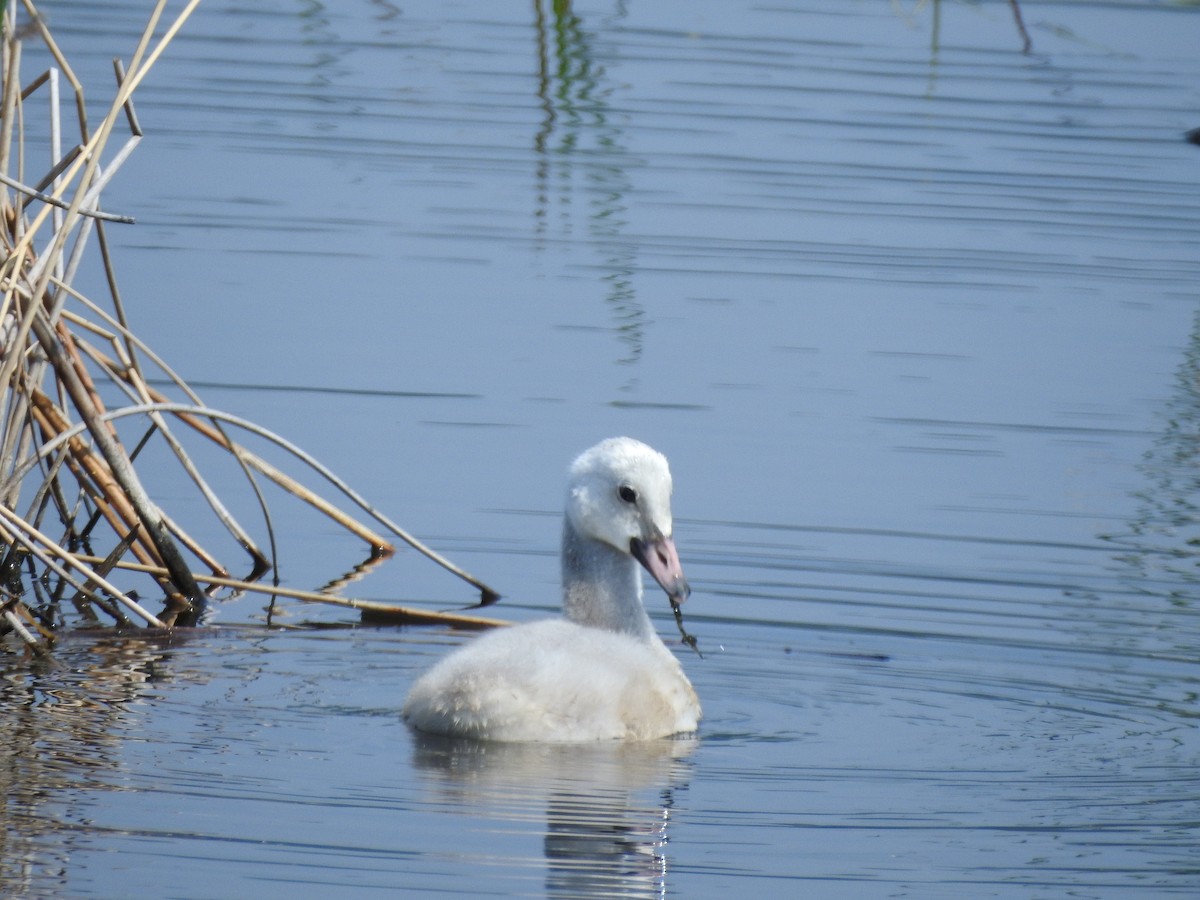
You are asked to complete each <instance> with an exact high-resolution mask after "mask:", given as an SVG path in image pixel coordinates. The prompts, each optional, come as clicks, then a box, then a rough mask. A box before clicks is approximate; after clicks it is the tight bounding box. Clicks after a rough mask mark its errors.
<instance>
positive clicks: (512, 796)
mask: <svg viewBox="0 0 1200 900" xmlns="http://www.w3.org/2000/svg"><path fill="white" fill-rule="evenodd" d="M695 748H696V740H695V739H677V740H665V741H647V742H643V743H637V744H613V743H599V744H587V745H583V746H557V745H540V746H539V745H519V744H497V743H487V742H479V741H467V740H461V739H453V738H444V737H437V736H431V735H415V736H414V754H413V761H414V764H415V765H416V767H417V769H418V770H419V771H420V772H422V773H423V774H424V775H425V776H426V782H427V785H428V786H429V788H430V789H431V790H433V791H434V792H436V793H437V794H440V795H443V796H444V797H445V798H446V799H447V800H449V801H451V802H453V804H454V805H455V806H465V807H467V808H469V809H470V810H472V811H473V812H474V813H475V814H477V815H478V814H483V815H486V816H489V817H494V818H496V819H499V820H500V821H505V820H514V819H516V820H519V819H524V818H527V817H528V816H530V815H540V814H544V816H545V823H546V825H545V857H546V893H547V896H550V897H562V898H569V897H611V896H622V897H659V896H665V895H666V893H667V889H668V886H669V874H670V862H669V856H668V852H667V844H668V840H669V827H670V816H671V809H672V808H673V806H674V805H675V795H676V793H677V792H679V791H682V790H686V788H687V781H688V778H689V777H690V768H691V767H690V766H689V765H688V764H687V759H688V757H689V756H690V755H691V754H692V752H693V751H694V750H695Z"/></svg>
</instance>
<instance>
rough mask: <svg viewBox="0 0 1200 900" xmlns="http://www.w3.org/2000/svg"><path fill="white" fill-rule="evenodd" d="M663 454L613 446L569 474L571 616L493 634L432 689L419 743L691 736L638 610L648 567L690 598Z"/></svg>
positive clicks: (682, 686) (411, 709) (690, 723)
mask: <svg viewBox="0 0 1200 900" xmlns="http://www.w3.org/2000/svg"><path fill="white" fill-rule="evenodd" d="M670 501H671V474H670V470H669V469H668V467H667V460H666V457H664V456H663V455H662V454H661V453H658V452H657V451H655V450H653V449H651V448H650V447H648V446H646V445H645V444H643V443H641V442H640V441H635V440H633V439H632V438H610V439H608V440H606V441H602V442H600V443H599V444H597V445H596V446H595V447H592V448H591V449H590V450H587V451H585V452H584V453H583V454H581V455H580V456H579V457H578V458H577V459H576V460H575V462H574V463H573V464H572V466H571V469H570V481H569V486H568V489H567V503H566V515H565V516H564V521H563V539H562V575H563V616H562V618H560V619H549V620H546V621H541V622H531V623H528V624H525V625H517V626H514V627H511V628H503V629H499V630H496V631H492V632H489V633H487V634H485V635H483V636H481V637H479V638H477V639H476V640H475V641H473V642H472V643H470V644H467V645H466V646H464V647H462V648H460V649H458V650H456V651H455V652H453V653H451V654H450V655H449V656H447V657H445V658H444V659H443V660H441V662H439V663H437V664H436V665H435V666H434V667H433V668H432V669H430V670H429V671H428V672H427V673H426V674H425V675H423V676H422V677H421V678H420V679H419V680H418V681H417V683H416V684H415V685H413V688H412V690H411V691H410V692H409V695H408V698H407V700H406V701H405V703H404V711H403V714H404V718H405V720H406V721H407V722H408V723H409V725H411V726H412V727H413V728H415V729H417V730H418V731H424V732H431V733H435V734H445V735H452V736H456V737H470V738H477V739H482V740H494V741H559V742H567V741H596V740H608V739H624V740H648V739H652V738H659V737H666V736H668V735H673V734H679V733H684V732H690V731H695V730H696V727H697V725H698V723H699V721H700V702H699V700H698V699H697V697H696V692H695V691H694V690H693V689H692V685H691V683H690V682H689V681H688V679H687V676H686V675H684V673H683V668H682V666H680V664H679V661H678V660H677V659H676V658H675V655H674V654H673V653H671V651H670V650H668V649H667V647H666V645H665V644H663V642H662V640H661V639H660V638H659V637H658V635H657V633H656V632H655V631H654V627H653V625H652V624H651V622H650V618H649V616H647V615H646V610H645V607H644V606H643V605H642V582H641V571H640V569H639V563H640V565H641V566H643V567H644V568H645V569H646V570H647V571H648V572H650V574H651V575H652V576H653V577H654V579H655V581H657V582H658V584H659V585H660V586H661V587H662V588H663V590H665V591H666V592H667V595H668V597H669V598H670V599H671V602H672V604H679V603H682V602H683V601H684V600H685V599H687V596H688V593H689V588H688V585H687V581H686V579H685V578H684V576H683V568H682V566H681V565H680V562H679V556H678V553H677V552H676V550H675V544H674V542H673V540H672V538H671V533H672V523H671V503H670Z"/></svg>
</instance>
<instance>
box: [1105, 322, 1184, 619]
mask: <svg viewBox="0 0 1200 900" xmlns="http://www.w3.org/2000/svg"><path fill="white" fill-rule="evenodd" d="M1161 418H1162V428H1163V430H1162V434H1161V435H1159V436H1158V437H1157V438H1156V439H1155V441H1154V446H1153V447H1152V448H1151V449H1150V450H1149V451H1147V453H1146V456H1145V459H1144V460H1143V461H1142V464H1141V466H1140V467H1139V468H1140V470H1141V472H1142V475H1143V476H1144V477H1145V479H1146V482H1147V484H1146V486H1145V487H1144V488H1143V489H1142V490H1141V491H1139V492H1138V494H1137V496H1138V499H1139V500H1140V501H1141V508H1140V509H1139V514H1138V516H1137V518H1136V519H1134V520H1133V522H1132V523H1131V524H1130V532H1129V534H1128V535H1114V536H1113V537H1112V539H1113V540H1114V541H1115V542H1116V543H1118V544H1119V545H1127V546H1129V548H1130V549H1129V551H1128V552H1124V553H1121V554H1120V557H1119V558H1120V559H1121V560H1122V561H1123V562H1124V563H1125V564H1126V565H1127V566H1129V568H1130V570H1131V574H1130V576H1129V581H1128V583H1129V585H1130V588H1131V589H1133V590H1137V591H1144V592H1147V593H1149V594H1151V595H1153V596H1155V597H1158V598H1161V599H1166V600H1169V601H1171V602H1172V603H1174V604H1178V605H1179V606H1182V607H1186V608H1188V609H1194V608H1195V603H1196V600H1197V597H1198V596H1200V315H1197V317H1196V322H1195V326H1194V327H1193V329H1192V333H1191V336H1190V338H1189V340H1188V342H1187V346H1186V348H1185V349H1184V360H1183V363H1182V364H1181V365H1180V366H1179V370H1178V372H1177V373H1176V376H1175V392H1174V394H1173V396H1172V397H1171V398H1170V399H1169V400H1168V401H1167V403H1166V405H1165V408H1164V409H1163V411H1162V413H1161Z"/></svg>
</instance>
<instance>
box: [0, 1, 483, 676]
mask: <svg viewBox="0 0 1200 900" xmlns="http://www.w3.org/2000/svg"><path fill="white" fill-rule="evenodd" d="M198 4H199V0H188V2H186V3H184V4H183V6H182V9H181V10H180V11H179V12H177V13H175V14H174V18H168V17H167V16H166V13H167V7H168V6H170V5H172V4H170V3H169V2H167V0H158V2H156V3H155V5H154V7H153V9H152V10H151V11H150V14H149V19H148V21H147V24H146V27H145V30H144V32H143V34H142V36H141V40H140V41H139V43H138V45H137V47H136V48H135V49H134V51H133V54H132V56H131V57H130V59H129V60H128V61H127V62H125V63H122V62H121V61H119V60H114V63H113V74H114V78H115V93H114V94H113V97H112V101H111V103H110V105H109V106H108V108H107V112H106V114H105V115H104V117H103V118H102V119H101V120H100V121H99V122H98V123H97V122H92V121H89V117H88V106H87V104H86V103H85V93H84V85H82V84H81V83H80V82H79V80H78V79H77V78H76V76H75V74H74V72H73V70H72V68H71V65H70V63H69V62H68V60H67V59H66V58H65V57H64V55H63V53H62V51H61V50H60V49H59V47H58V45H57V43H56V42H55V40H54V38H53V35H52V34H51V32H50V29H49V27H48V25H47V24H46V22H45V20H44V19H43V18H42V16H41V15H40V14H39V11H38V8H37V5H36V3H34V2H33V0H19V2H18V0H0V15H2V17H3V36H2V39H0V79H2V83H0V292H2V297H0V384H3V387H4V393H3V402H2V404H0V634H4V635H9V636H15V638H16V639H18V640H19V641H20V643H21V644H23V645H24V647H25V648H27V651H28V652H29V653H30V654H31V655H33V656H44V655H45V654H46V653H47V652H48V650H49V649H50V648H51V647H52V645H53V643H54V641H55V639H56V637H57V636H59V635H60V634H61V633H62V632H63V631H65V630H68V629H71V628H139V629H147V628H149V629H167V628H173V627H177V626H190V625H196V624H199V623H201V622H203V621H204V620H205V614H206V611H207V610H208V609H210V607H211V606H212V604H213V603H214V601H216V600H217V599H218V598H229V597H231V596H236V595H238V594H241V593H245V592H258V593H261V594H264V595H265V596H267V597H269V598H270V600H269V606H268V609H267V622H268V624H271V623H272V620H273V616H274V614H275V612H276V604H277V602H278V601H280V600H283V599H291V600H295V601H297V602H301V603H309V602H317V603H329V604H335V605H340V606H344V607H348V608H351V609H356V610H358V611H359V612H360V614H361V616H362V617H363V618H365V619H370V620H372V621H388V622H393V623H443V624H448V625H452V626H456V627H466V628H486V627H491V626H493V625H501V624H505V623H503V622H500V621H498V620H494V619H488V618H485V617H481V616H474V615H467V614H459V613H454V612H439V611H429V610H422V609H414V608H411V607H405V606H398V605H393V604H388V603H378V602H372V601H365V600H355V599H353V598H348V597H344V596H341V595H340V591H341V589H342V588H344V587H345V586H346V585H347V584H349V583H351V582H353V581H355V580H357V579H358V578H359V577H361V576H362V575H363V574H365V572H366V571H367V570H369V569H371V568H373V567H374V566H375V565H377V564H378V563H380V562H382V561H383V560H386V559H387V558H389V557H390V556H392V555H393V554H394V553H395V549H396V546H397V544H406V545H408V546H409V547H411V548H412V549H414V550H416V551H418V552H419V553H422V554H424V555H425V556H427V557H428V558H429V559H431V560H432V561H433V562H435V563H436V564H438V565H440V566H442V567H444V568H445V569H447V570H448V571H450V572H451V573H453V574H454V575H456V576H457V577H459V578H461V579H463V580H464V581H466V582H467V583H468V584H470V585H471V586H472V587H473V588H474V589H475V590H477V591H478V592H479V597H480V601H479V606H487V605H489V604H491V603H493V602H495V601H496V600H497V599H499V595H498V594H497V593H496V592H495V591H494V590H492V589H491V588H490V587H488V586H487V585H486V584H484V583H482V582H481V581H479V580H478V579H476V578H474V577H472V576H471V575H469V574H468V573H466V572H464V571H463V570H462V569H459V568H458V567H457V566H455V565H454V564H453V563H451V562H450V561H449V560H446V559H444V558H443V557H441V556H439V555H438V554H437V553H435V552H434V551H433V550H431V549H429V548H428V547H425V546H424V545H423V544H421V543H420V542H419V541H418V540H417V539H416V538H414V537H412V536H411V535H410V534H408V533H407V532H406V531H404V530H403V529H402V528H400V527H399V526H398V525H396V524H395V523H393V522H392V521H391V520H390V519H389V518H387V517H386V516H385V515H384V514H382V513H381V512H379V511H378V510H376V509H375V508H374V507H373V506H371V504H370V503H368V502H367V500H366V499H364V498H363V497H362V496H360V495H359V494H358V493H356V492H355V491H354V490H353V489H352V488H350V487H349V486H348V485H346V484H345V483H344V482H343V481H341V479H339V478H338V477H337V476H336V475H335V474H334V473H333V472H332V471H330V470H329V469H328V468H326V467H325V466H323V465H322V464H321V463H320V462H318V461H317V460H315V459H313V458H312V457H311V456H309V455H308V454H306V453H304V451H302V450H301V449H300V448H298V447H296V446H295V445H293V444H291V443H290V442H288V441H287V440H285V439H284V438H282V437H279V436H278V435H275V434H273V433H271V432H270V431H268V430H266V429H264V428H262V427H260V426H257V425H255V424H254V423H253V422H249V421H247V420H245V419H241V418H239V417H237V416H233V415H230V414H228V413H225V412H222V411H220V410H215V409H211V408H209V407H208V406H206V405H205V404H204V403H203V401H202V400H201V398H200V396H199V395H198V394H197V393H196V392H195V391H194V390H193V389H192V388H190V387H189V386H188V385H187V383H186V382H185V381H184V380H183V379H182V378H181V377H180V376H179V375H177V374H176V373H175V372H174V371H173V369H172V368H171V367H170V365H168V363H167V362H166V361H165V360H163V359H161V358H160V357H159V356H158V355H157V354H155V353H154V351H153V349H152V348H150V347H149V346H147V345H146V343H145V342H143V341H142V340H140V339H139V338H138V337H137V334H136V331H135V330H134V326H133V325H132V324H131V321H130V318H131V317H128V316H127V314H126V313H127V311H126V307H125V304H124V302H123V299H122V296H121V292H120V289H119V287H118V280H117V275H116V267H115V265H114V260H113V259H112V256H111V255H110V252H109V245H108V240H107V235H106V229H107V228H110V227H116V228H123V227H129V226H130V225H131V224H132V223H133V219H132V218H131V217H129V216H126V215H121V214H116V213H112V212H109V211H106V210H104V209H102V204H101V198H102V193H103V190H104V187H105V185H106V184H107V183H108V182H109V180H110V179H111V178H112V176H113V175H114V174H115V173H116V172H117V171H118V170H119V169H120V168H121V166H122V165H124V164H125V163H126V162H127V160H128V159H129V157H130V155H131V154H132V153H133V151H134V149H136V147H137V145H138V143H139V142H140V141H141V140H142V137H143V132H142V129H141V126H140V124H139V121H138V117H137V114H136V111H135V109H134V105H133V97H134V94H135V92H136V89H137V87H138V85H139V84H140V83H141V82H142V80H143V79H144V78H145V77H146V76H147V74H148V73H149V72H150V71H151V70H152V68H153V66H154V65H155V63H156V62H157V61H158V59H159V58H160V56H161V55H162V53H163V52H164V51H165V50H166V49H167V48H168V46H169V45H170V43H171V41H172V40H173V39H174V37H175V36H176V34H177V33H178V32H179V30H180V28H182V27H183V26H184V24H185V23H186V21H187V19H188V18H189V16H190V15H191V14H192V12H193V11H194V10H195V8H196V7H197V5H198ZM32 42H38V43H40V44H41V45H42V46H43V47H44V49H45V51H46V52H48V54H49V57H50V58H51V59H52V60H53V64H52V65H51V67H50V68H47V69H45V70H43V71H38V72H35V73H33V74H32V75H30V74H29V73H26V72H24V71H23V70H22V58H23V55H24V53H23V51H24V48H25V46H26V45H27V44H30V43H32ZM38 55H39V57H41V55H42V54H41V53H40V52H39V54H38ZM110 87H111V86H109V85H105V86H103V89H104V90H108V89H109V88H110ZM68 135H69V136H68ZM47 150H48V159H49V162H48V163H43V162H35V160H46V159H47V155H46V151H47ZM88 266H93V267H98V268H99V271H100V275H101V281H102V282H103V284H105V285H106V286H107V293H106V295H105V296H103V297H95V296H85V295H84V293H82V292H81V291H80V290H78V289H77V288H76V287H75V286H74V285H75V283H76V281H77V278H76V276H77V275H78V274H79V273H80V272H87V271H89V270H88V269H87V267H88ZM242 440H248V441H254V442H255V446H258V445H259V444H265V445H267V446H268V448H270V452H271V453H272V454H273V455H274V454H276V453H279V454H282V456H283V457H284V458H285V459H287V460H290V464H294V465H299V466H300V467H301V468H302V469H303V471H304V472H305V473H306V476H305V477H306V478H308V479H309V480H312V481H316V482H319V483H323V484H324V486H325V487H324V489H325V490H326V491H329V492H330V493H332V494H334V495H336V496H338V497H339V501H338V502H339V503H341V504H342V505H344V506H347V507H349V508H352V509H354V510H355V512H354V514H353V515H351V514H348V513H347V512H345V511H343V510H342V508H341V507H340V506H338V505H335V503H334V502H332V501H330V500H328V499H326V498H325V497H324V496H323V495H320V494H318V493H316V491H315V490H313V489H312V488H311V487H309V486H308V485H307V484H305V483H302V482H301V481H300V480H299V479H297V478H295V477H293V476H291V475H289V474H287V473H285V472H284V471H283V470H282V469H281V468H279V467H277V466H276V465H274V464H272V463H271V462H268V461H267V460H266V459H265V458H263V456H260V455H259V454H258V453H257V452H254V451H252V450H250V449H248V448H247V447H246V446H244V445H243V444H242V443H241V442H240V441H242ZM197 444H200V445H205V449H204V451H203V453H201V452H200V448H199V447H198V446H197ZM211 447H215V448H217V449H218V451H219V453H218V456H219V457H221V461H222V462H226V461H231V462H232V464H233V465H235V466H236V467H238V468H239V469H240V470H241V473H242V475H243V476H244V482H245V488H244V490H245V491H246V492H248V494H247V496H248V497H250V498H251V499H252V502H251V508H253V509H256V510H257V517H258V518H259V520H260V521H259V523H258V524H257V525H256V529H255V530H257V531H259V532H261V533H263V534H265V536H266V537H265V540H264V539H262V538H260V539H255V538H254V537H252V536H251V530H250V529H248V528H247V527H244V526H243V525H242V524H241V522H240V521H239V520H238V519H237V518H235V516H234V515H233V514H232V513H231V512H230V509H229V506H230V505H231V504H229V503H227V502H224V501H223V500H222V499H221V498H220V497H219V496H218V495H217V493H216V491H215V490H214V489H213V487H212V486H211V484H210V483H209V481H208V480H207V479H206V477H205V474H204V472H205V468H206V467H211V462H210V460H211V457H212V452H211V450H210V449H209V448H211ZM201 455H204V457H205V459H206V465H203V466H202V465H201V464H200V462H199V459H200V457H201ZM147 457H153V458H155V459H156V460H159V461H161V460H162V459H164V458H169V459H171V460H173V461H174V465H173V466H171V467H170V468H171V469H172V470H173V471H174V472H175V473H177V474H175V475H174V476H173V479H172V481H171V482H170V484H168V485H162V484H154V485H146V484H143V482H142V480H141V478H140V477H139V470H138V461H139V459H140V458H147ZM226 464H227V463H226ZM164 468H165V467H164V466H162V465H161V464H158V465H156V466H155V472H156V474H157V477H158V478H159V479H161V474H160V473H161V472H162V471H163V470H164ZM155 489H157V493H159V494H160V495H162V494H169V495H170V496H172V497H179V496H180V495H181V494H183V493H187V492H189V491H190V492H191V495H190V496H188V506H189V508H191V507H192V506H194V505H195V502H194V500H195V496H196V495H198V496H199V497H200V498H202V503H203V505H204V506H205V507H206V508H207V510H208V511H209V512H210V513H211V515H212V516H214V517H215V518H216V520H217V521H218V522H219V523H220V525H221V526H222V528H223V529H224V531H225V532H226V533H227V534H228V536H229V537H230V538H231V539H232V541H233V542H234V543H235V544H236V545H237V546H238V547H240V549H241V552H242V553H243V554H244V557H242V558H239V560H238V564H237V565H233V564H229V563H227V562H226V561H224V560H223V559H221V558H219V557H218V555H217V554H216V553H214V552H210V550H209V549H207V548H206V547H204V546H201V545H200V543H199V542H198V541H197V540H195V539H194V538H193V537H191V536H190V534H189V533H188V531H187V530H186V529H185V528H184V527H183V525H182V524H181V523H180V522H179V521H177V520H176V519H175V518H174V517H173V516H172V515H171V511H170V510H168V509H164V508H162V507H160V506H158V505H157V504H156V503H155V501H154V500H153V499H152V496H151V495H152V493H154V492H155ZM279 491H282V492H284V493H285V494H287V495H290V497H292V498H295V499H298V500H299V501H300V502H302V503H304V504H307V505H308V506H309V507H310V508H311V509H313V510H315V511H317V512H318V513H320V514H323V515H325V516H327V517H329V518H331V519H332V520H334V521H335V522H337V523H338V525H339V526H340V527H341V528H343V529H345V530H346V531H347V532H349V533H350V534H352V535H354V536H356V537H357V538H358V539H360V540H361V541H363V543H364V544H365V545H366V552H367V557H366V559H365V560H364V562H363V563H362V564H360V565H359V566H358V567H356V569H355V571H354V572H352V573H351V574H350V575H348V576H346V577H344V578H341V579H338V580H337V581H335V582H331V583H330V584H327V585H325V586H324V587H322V588H319V589H317V590H312V591H304V590H292V589H288V588H283V587H281V586H280V585H279V579H278V574H277V573H278V567H277V559H276V550H275V545H276V541H275V526H274V522H273V516H272V513H271V505H270V503H269V502H268V499H269V496H270V497H271V498H274V496H275V495H276V494H277V493H278V492H279ZM245 499H246V498H239V500H243V501H244V500H245ZM240 505H241V506H245V505H246V504H245V503H244V502H243V503H241V504H240ZM238 566H240V567H241V568H243V569H245V570H247V574H246V575H245V576H243V577H240V578H239V577H236V576H232V575H231V572H234V571H237V570H238ZM118 574H119V575H120V576H121V580H122V582H124V581H125V580H126V579H127V578H136V579H137V580H138V584H139V586H140V585H142V584H143V583H144V584H145V586H146V587H145V594H144V595H143V596H144V597H145V599H143V596H139V594H141V593H142V592H141V591H133V590H128V589H125V590H123V589H121V588H118V587H117V586H116V585H115V584H114V583H113V581H112V580H110V579H112V578H114V577H116V576H117V575H118ZM269 576H270V577H271V578H270V581H268V580H267V579H268V577H269ZM152 595H157V596H152ZM157 605H161V609H160V611H158V612H154V611H152V607H153V606H157ZM9 639H10V640H11V637H10V638H9Z"/></svg>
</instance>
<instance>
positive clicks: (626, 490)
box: [617, 484, 637, 503]
mask: <svg viewBox="0 0 1200 900" xmlns="http://www.w3.org/2000/svg"><path fill="white" fill-rule="evenodd" d="M617 496H618V497H620V498H621V499H622V500H624V501H625V502H626V503H637V491H635V490H634V489H633V488H631V487H630V486H629V485H627V484H623V485H621V486H620V487H619V488H617Z"/></svg>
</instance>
